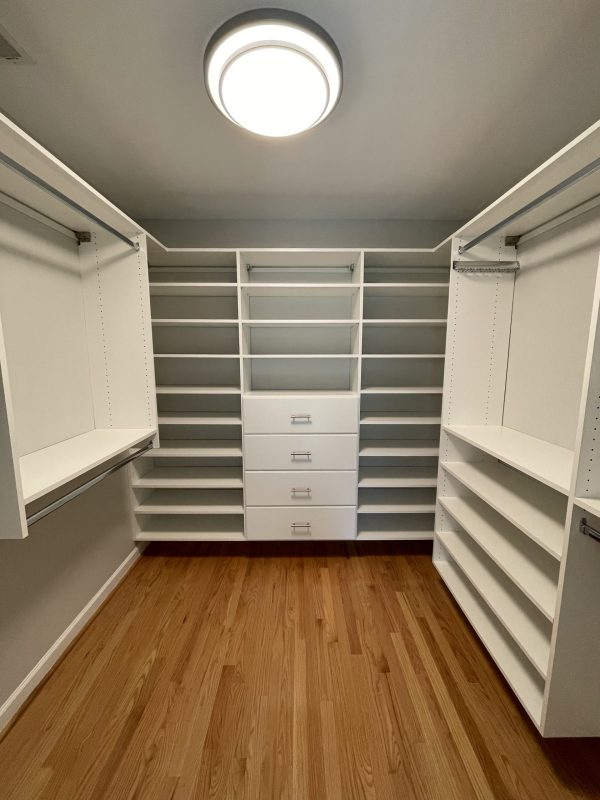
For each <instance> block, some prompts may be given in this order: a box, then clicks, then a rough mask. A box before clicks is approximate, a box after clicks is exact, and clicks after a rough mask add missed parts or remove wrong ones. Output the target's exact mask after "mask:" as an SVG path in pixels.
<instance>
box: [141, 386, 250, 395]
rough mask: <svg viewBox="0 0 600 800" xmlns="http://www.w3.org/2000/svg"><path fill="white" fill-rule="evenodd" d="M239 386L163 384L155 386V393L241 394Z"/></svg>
mask: <svg viewBox="0 0 600 800" xmlns="http://www.w3.org/2000/svg"><path fill="white" fill-rule="evenodd" d="M241 393H242V390H241V389H240V388H239V386H191V385H190V384H186V385H185V386H182V385H178V386H176V385H164V386H157V387H156V394H175V395H177V394H181V395H183V394H198V395H200V394H241Z"/></svg>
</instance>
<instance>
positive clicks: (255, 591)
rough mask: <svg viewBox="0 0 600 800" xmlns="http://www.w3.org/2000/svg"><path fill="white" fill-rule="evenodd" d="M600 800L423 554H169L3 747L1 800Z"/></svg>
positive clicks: (593, 753)
mask: <svg viewBox="0 0 600 800" xmlns="http://www.w3.org/2000/svg"><path fill="white" fill-rule="evenodd" d="M230 797H231V798H233V797H235V798H238V797H239V798H242V797H243V798H251V800H271V798H290V799H292V798H293V800H303V799H304V798H307V800H327V799H335V800H337V799H338V798H343V800H351V799H352V798H373V800H379V799H380V798H388V799H389V800H391V799H392V798H394V800H395V799H396V798H397V799H398V800H413V798H419V800H420V799H421V798H422V799H423V800H470V798H486V799H488V800H503V799H504V798H506V799H507V800H508V798H514V800H567V799H568V798H600V741H599V742H596V741H591V740H588V741H581V740H580V741H577V740H571V741H569V740H563V741H546V742H544V741H543V740H542V739H540V738H539V737H538V735H537V733H536V732H535V731H534V729H533V727H532V725H531V724H530V723H529V721H528V719H527V718H526V716H525V715H524V714H523V713H522V712H521V710H520V708H519V706H518V704H517V703H516V701H515V700H514V699H513V696H512V694H511V692H510V690H509V689H508V688H507V687H506V685H505V684H504V682H503V680H502V679H501V678H500V677H499V673H498V672H497V671H496V669H495V668H494V666H493V665H492V663H491V662H490V661H489V659H488V658H487V656H486V655H485V653H484V651H483V650H482V648H481V647H480V645H479V644H478V642H477V640H476V639H475V637H474V635H473V633H472V632H471V630H470V628H469V627H468V625H467V624H466V623H465V621H464V619H463V617H462V616H461V614H460V612H459V611H458V610H457V607H456V606H455V605H454V603H453V601H452V600H451V599H450V597H449V595H448V593H447V592H446V590H445V589H444V587H443V585H442V584H441V582H440V580H439V578H438V577H437V573H436V572H435V570H434V569H433V567H432V566H431V557H430V555H429V553H428V552H427V549H426V548H424V546H423V545H418V546H416V545H412V546H411V545H404V546H400V547H398V546H396V547H395V549H394V547H393V546H392V547H390V545H386V546H381V547H380V546H375V545H374V546H369V547H367V546H365V547H355V546H354V545H349V546H348V547H346V546H345V545H331V544H323V545H321V546H320V547H317V546H316V545H296V547H295V549H290V548H288V547H286V546H285V545H270V546H262V545H257V544H253V545H251V546H246V545H241V546H239V547H233V546H226V545H215V546H185V545H182V546H179V545H169V546H164V547H158V546H153V547H152V548H150V549H149V550H147V551H146V555H145V556H144V557H143V558H142V559H141V560H140V561H139V562H138V564H137V565H136V567H135V568H134V570H133V571H132V572H131V573H130V574H129V576H128V577H127V579H126V580H125V582H124V583H123V584H122V585H121V586H120V587H119V588H118V590H117V591H116V592H115V594H113V596H112V597H111V598H110V600H109V602H108V603H107V604H106V605H105V606H104V607H103V609H102V610H101V612H100V613H99V614H98V615H97V616H96V618H95V619H94V620H93V622H92V624H91V625H90V626H89V627H88V628H87V629H86V631H85V632H84V633H83V635H82V636H81V637H80V638H79V640H78V641H77V642H76V643H75V645H74V647H73V648H72V649H71V651H70V652H69V653H68V654H67V656H66V658H65V659H64V660H63V661H62V662H61V663H60V665H59V666H58V668H57V669H56V670H55V671H54V673H53V674H52V676H51V677H50V679H49V680H48V681H47V682H46V684H45V685H44V686H43V687H42V689H41V690H40V691H39V692H38V694H37V695H36V696H35V697H34V699H33V700H32V702H31V703H30V704H29V706H28V707H27V708H26V709H25V711H24V713H22V715H21V716H20V717H19V719H18V720H17V721H16V723H15V724H14V725H13V727H12V728H11V729H10V730H9V732H8V734H7V735H6V736H5V738H4V739H3V741H2V742H1V743H0V798H2V800H15V799H16V800H46V799H49V798H52V800H54V799H55V798H64V800H83V799H84V798H85V800H88V798H89V800H92V799H93V800H99V798H107V799H108V798H110V800H121V798H129V799H130V800H133V798H137V799H139V800H167V799H168V800H183V798H201V800H208V799H209V798H215V800H225V798H230Z"/></svg>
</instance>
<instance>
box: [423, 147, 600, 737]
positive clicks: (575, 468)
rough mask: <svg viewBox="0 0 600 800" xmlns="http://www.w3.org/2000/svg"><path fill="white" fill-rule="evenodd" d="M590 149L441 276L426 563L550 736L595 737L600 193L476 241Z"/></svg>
mask: <svg viewBox="0 0 600 800" xmlns="http://www.w3.org/2000/svg"><path fill="white" fill-rule="evenodd" d="M596 139H597V137H596ZM589 144H590V143H589V142H588V143H587V146H584V147H583V148H581V152H580V151H579V149H578V147H577V146H575V147H574V148H572V149H569V148H567V149H565V151H563V152H562V153H561V154H559V155H558V156H557V157H555V158H554V159H552V160H551V161H550V162H548V164H547V165H545V166H544V167H542V168H540V170H538V171H537V172H536V173H535V174H534V175H533V176H532V177H531V179H526V180H525V181H524V182H523V183H522V184H520V185H519V186H518V187H516V188H515V190H513V192H511V193H508V194H507V195H506V196H505V197H504V198H502V199H501V200H500V201H498V203H496V204H494V206H491V207H490V209H488V210H486V211H485V212H482V214H481V215H480V217H479V218H477V219H476V220H474V221H473V222H472V223H469V225H467V226H466V228H465V229H464V231H461V232H460V235H458V236H457V237H456V238H455V239H454V241H453V254H452V260H453V262H454V268H453V270H452V273H451V279H450V298H449V318H448V341H447V359H446V374H445V384H444V403H443V411H442V423H443V425H442V435H441V442H440V472H439V483H438V506H437V517H436V535H435V544H434V563H435V565H436V567H437V569H438V570H439V572H440V574H441V576H442V578H443V580H444V582H445V583H446V585H447V586H448V588H449V590H450V592H451V593H452V594H453V595H454V597H455V599H456V601H457V603H458V604H459V606H460V607H461V608H462V610H463V611H464V613H465V615H466V616H467V618H468V619H469V621H470V622H471V625H472V626H473V628H474V630H475V631H476V633H477V634H478V635H479V637H480V638H481V641H482V642H483V644H484V645H485V647H486V648H487V649H488V650H489V652H490V654H491V656H492V657H493V659H494V660H495V662H496V664H497V665H498V667H499V669H500V670H501V672H502V673H503V674H504V676H505V678H506V680H507V681H508V683H509V684H510V686H511V687H512V689H513V690H514V692H515V694H516V695H517V697H518V698H519V700H520V701H521V703H522V705H523V707H524V708H525V710H526V711H527V713H528V714H529V716H530V717H531V719H532V720H533V722H534V724H535V725H536V727H537V728H538V729H539V730H540V731H541V732H542V733H543V734H544V735H545V736H598V735H600V691H599V682H598V674H600V622H599V615H598V598H599V591H600V543H599V542H598V541H596V540H595V538H594V537H595V536H600V469H599V466H600V463H599V459H598V428H599V419H600V412H599V410H598V409H599V408H600V338H599V335H598V327H597V323H598V307H599V302H600V281H599V270H598V258H599V255H600V207H599V206H598V201H597V199H596V200H595V201H591V202H588V203H586V204H584V205H581V201H582V199H584V198H585V196H586V193H587V194H588V195H595V196H596V197H597V196H598V193H599V184H600V181H599V179H598V178H597V177H596V178H594V179H588V180H587V181H583V182H582V181H580V182H579V183H578V184H577V192H576V193H575V194H574V193H573V192H571V193H569V192H565V193H564V195H561V196H560V198H558V199H555V200H554V201H553V202H552V203H550V204H548V207H543V208H542V207H540V208H539V209H537V210H536V211H535V213H534V214H530V215H529V217H526V216H525V215H524V216H523V218H522V219H519V220H518V221H517V222H513V223H512V224H510V225H508V226H504V230H503V231H502V235H500V234H498V233H494V234H493V235H491V236H486V237H485V239H484V240H483V241H480V242H479V243H477V242H475V243H473V246H472V240H473V239H474V238H475V237H476V236H478V235H479V234H482V232H483V231H485V229H486V228H492V227H493V226H494V225H496V224H498V222H499V220H501V219H502V217H504V216H508V215H509V214H512V213H514V212H515V209H518V208H519V207H520V206H525V205H526V204H527V203H528V202H530V201H531V200H532V198H535V197H536V196H539V195H542V194H543V192H544V191H548V190H549V189H550V187H552V186H553V185H555V184H558V183H559V182H560V181H563V180H564V179H565V177H566V176H568V175H570V174H571V173H574V172H576V171H577V169H578V168H580V167H582V166H583V165H585V164H586V163H587V162H589V161H591V160H592V159H591V158H590V148H589ZM599 145H600V141H598V139H597V141H596V150H595V152H596V153H597V152H598V146H599ZM593 153H594V150H591V154H592V155H593ZM594 181H595V183H594ZM573 207H575V210H573ZM562 211H564V212H565V213H564V214H561V212H562ZM507 235H510V237H511V238H509V239H508V240H507V238H506V237H507ZM514 270H517V271H514ZM582 523H583V524H582ZM585 534H587V535H585Z"/></svg>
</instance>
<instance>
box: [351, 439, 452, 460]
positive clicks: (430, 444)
mask: <svg viewBox="0 0 600 800" xmlns="http://www.w3.org/2000/svg"><path fill="white" fill-rule="evenodd" d="M438 453H439V444H438V442H437V441H435V440H433V439H362V440H361V442H360V447H359V454H360V455H361V456H370V457H375V456H402V457H404V456H417V457H421V456H437V455H438Z"/></svg>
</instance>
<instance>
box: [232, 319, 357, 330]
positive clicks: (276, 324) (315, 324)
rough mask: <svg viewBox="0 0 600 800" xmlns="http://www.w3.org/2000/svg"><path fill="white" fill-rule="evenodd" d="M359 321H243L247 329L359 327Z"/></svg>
mask: <svg viewBox="0 0 600 800" xmlns="http://www.w3.org/2000/svg"><path fill="white" fill-rule="evenodd" d="M358 324H359V321H358V320H357V319H243V320H242V325H244V326H245V327H247V328H339V327H342V328H344V327H349V326H355V325H358Z"/></svg>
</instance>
